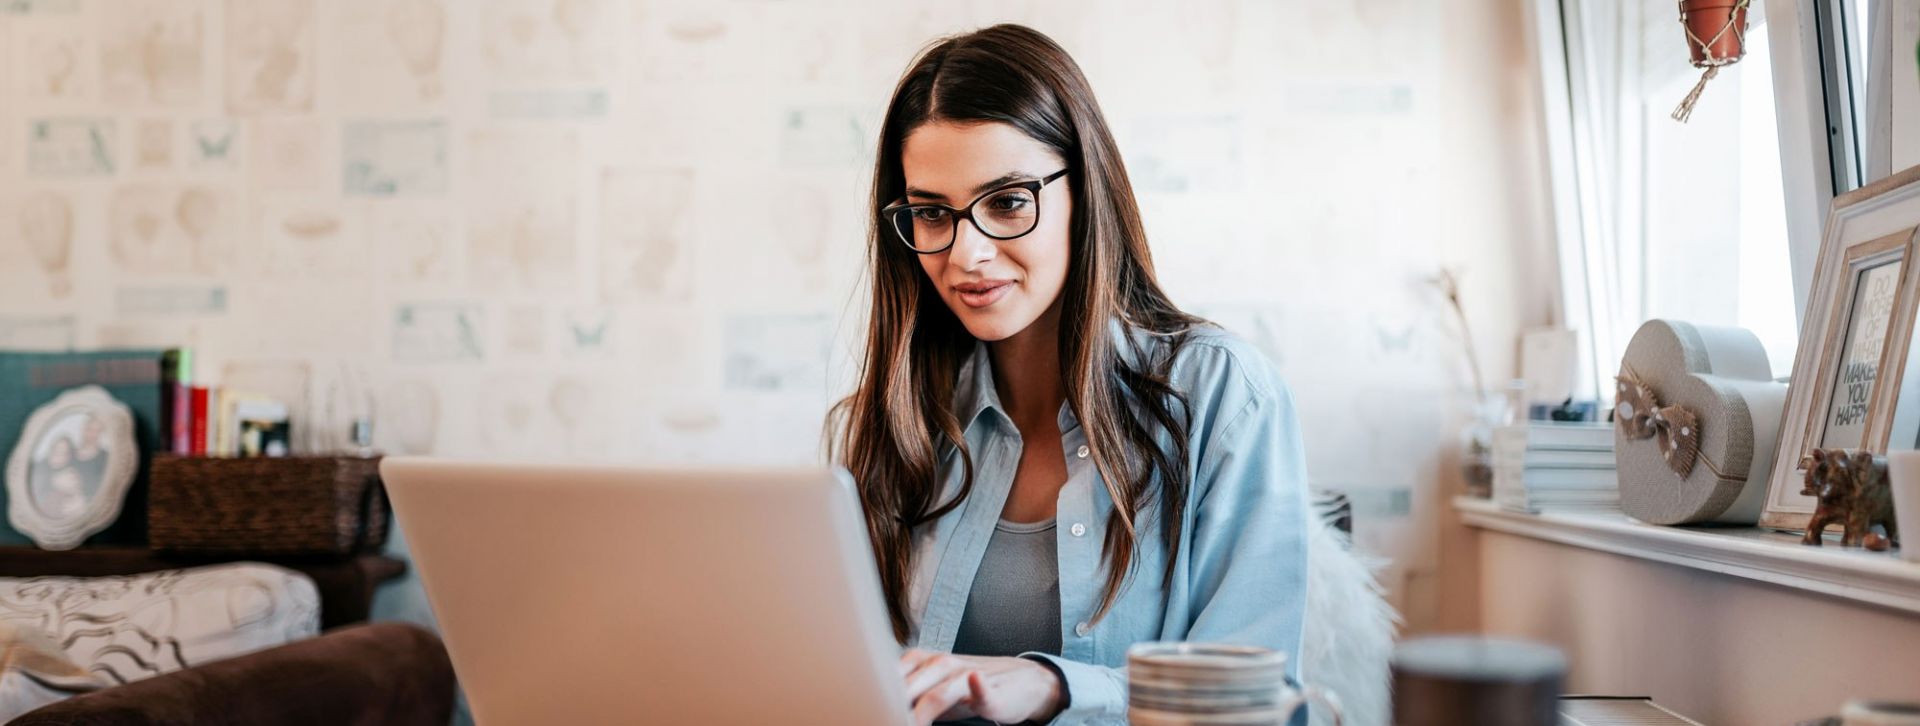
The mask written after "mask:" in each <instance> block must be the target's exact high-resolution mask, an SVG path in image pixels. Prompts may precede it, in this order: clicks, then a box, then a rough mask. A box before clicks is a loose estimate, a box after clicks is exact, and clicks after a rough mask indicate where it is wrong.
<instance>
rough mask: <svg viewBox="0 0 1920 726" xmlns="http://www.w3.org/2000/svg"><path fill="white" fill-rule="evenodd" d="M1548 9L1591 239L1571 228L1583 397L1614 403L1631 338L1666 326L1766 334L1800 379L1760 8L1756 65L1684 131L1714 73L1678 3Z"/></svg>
mask: <svg viewBox="0 0 1920 726" xmlns="http://www.w3.org/2000/svg"><path fill="white" fill-rule="evenodd" d="M1541 1H1542V2H1543V3H1546V4H1548V5H1550V6H1551V7H1549V8H1548V10H1549V11H1553V10H1557V11H1558V14H1559V18H1560V22H1561V28H1560V30H1561V33H1562V37H1563V38H1564V39H1565V40H1564V42H1565V50H1564V63H1565V72H1566V86H1565V91H1566V93H1567V99H1568V104H1569V107H1568V121H1569V122H1570V123H1569V127H1570V128H1569V132H1568V134H1567V139H1566V142H1567V143H1566V144H1564V147H1565V148H1564V149H1563V150H1562V151H1564V152H1565V153H1556V154H1555V156H1556V157H1563V158H1556V159H1555V161H1556V164H1555V170H1554V173H1555V180H1556V184H1557V185H1559V184H1564V183H1565V182H1566V180H1569V179H1570V180H1571V181H1572V186H1573V187H1574V188H1575V189H1576V193H1575V194H1574V195H1572V198H1571V199H1569V200H1567V201H1570V202H1572V204H1573V205H1574V210H1573V214H1575V215H1576V216H1577V217H1578V218H1579V219H1580V224H1579V227H1578V230H1577V238H1578V239H1577V240H1572V241H1570V240H1568V239H1566V237H1567V234H1566V231H1567V228H1566V227H1565V226H1564V225H1563V227H1562V230H1563V232H1562V235H1561V236H1562V240H1561V252H1562V254H1561V264H1562V266H1563V268H1566V269H1565V270H1563V275H1562V281H1563V282H1564V283H1567V287H1568V289H1569V291H1570V295H1568V296H1567V298H1566V303H1567V304H1566V306H1565V307H1566V309H1567V310H1568V313H1569V314H1568V320H1569V325H1570V326H1571V327H1574V328H1575V329H1580V330H1582V331H1583V332H1586V333H1587V335H1586V336H1585V337H1586V338H1587V340H1586V342H1587V344H1588V347H1589V350H1590V358H1589V359H1588V363H1589V367H1590V369H1591V370H1589V371H1587V375H1586V376H1583V378H1585V379H1587V380H1586V381H1585V382H1584V385H1583V386H1582V389H1583V392H1585V393H1588V394H1590V395H1600V396H1604V395H1606V394H1607V393H1610V392H1611V390H1612V386H1611V385H1609V384H1608V383H1607V381H1608V379H1609V378H1610V377H1611V376H1612V375H1613V373H1614V371H1615V370H1616V369H1617V367H1618V361H1619V360H1620V355H1621V354H1622V352H1623V351H1624V349H1625V347H1626V342H1627V340H1628V338H1630V337H1631V336H1632V334H1633V332H1634V330H1635V329H1637V328H1638V327H1639V325H1640V323H1641V322H1643V321H1645V320H1648V319H1652V318H1673V319H1678V320H1685V321H1688V322H1692V323H1695V324H1702V325H1728V326H1739V327H1743V328H1746V329H1748V330H1751V331H1753V332H1754V334H1755V335H1756V336H1758V337H1759V338H1760V341H1761V343H1762V345H1764V346H1765V347H1766V349H1767V355H1768V358H1769V360H1770V362H1771V363H1772V366H1773V370H1774V373H1775V375H1776V376H1779V377H1785V376H1787V375H1789V374H1790V373H1791V371H1792V367H1793V354H1794V349H1795V347H1796V344H1797V342H1798V340H1797V338H1798V332H1797V331H1798V327H1797V325H1796V316H1795V313H1794V292H1793V270H1792V267H1791V264H1790V256H1789V253H1788V243H1787V219H1786V206H1785V201H1784V191H1783V189H1782V184H1781V178H1782V175H1781V168H1780V153H1779V152H1780V140H1779V139H1780V137H1779V131H1778V129H1777V127H1776V124H1775V115H1774V101H1775V99H1774V95H1773V81H1774V79H1773V74H1772V67H1771V65H1770V59H1769V48H1768V46H1767V33H1766V30H1765V23H1766V19H1765V17H1764V15H1763V13H1762V12H1761V11H1760V8H1759V4H1758V3H1756V4H1755V6H1754V10H1753V11H1752V12H1751V13H1750V17H1749V29H1748V31H1747V34H1746V39H1747V40H1746V43H1747V54H1746V57H1745V58H1744V59H1743V60H1742V61H1741V62H1739V63H1738V64H1735V65H1733V66H1730V67H1727V68H1723V69H1721V71H1720V72H1719V74H1718V77H1717V78H1715V79H1714V80H1712V81H1711V82H1709V83H1708V84H1707V87H1706V89H1705V92H1704V94H1703V95H1702V97H1701V99H1700V101H1699V103H1698V105H1696V106H1695V109H1694V112H1693V114H1692V117H1691V119H1690V120H1689V121H1688V122H1687V123H1684V124H1683V123H1679V122H1677V121H1674V120H1673V119H1672V118H1671V117H1670V114H1671V113H1672V111H1673V109H1674V107H1675V105H1677V104H1678V102H1679V101H1680V99H1681V98H1682V97H1684V96H1686V95H1687V92H1688V91H1689V90H1691V89H1692V87H1693V85H1694V84H1695V83H1696V82H1697V81H1698V80H1699V78H1700V74H1701V71H1700V70H1699V69H1696V68H1693V67H1692V66H1691V65H1690V64H1689V63H1688V59H1687V48H1686V45H1685V40H1684V36H1683V34H1682V31H1681V27H1680V23H1679V18H1678V16H1677V14H1676V13H1675V11H1674V8H1673V6H1672V5H1670V4H1651V3H1621V2H1615V1H1614V0H1559V1H1558V2H1556V1H1555V0H1541ZM1546 67H1547V68H1548V69H1549V71H1548V72H1552V70H1551V69H1552V65H1551V64H1549V65H1547V66H1546ZM1549 97H1550V98H1551V94H1549ZM1549 123H1550V125H1551V120H1550V121H1549ZM1550 135H1551V134H1550ZM1569 172H1570V173H1569ZM1556 196H1557V200H1556V211H1557V212H1558V213H1560V214H1562V215H1564V214H1567V213H1568V211H1569V210H1568V209H1567V208H1566V204H1564V203H1562V202H1561V201H1560V200H1561V199H1564V197H1559V195H1558V191H1556ZM1575 297H1578V298H1579V299H1574V298H1575ZM1582 313H1584V315H1582ZM1583 318H1584V319H1583Z"/></svg>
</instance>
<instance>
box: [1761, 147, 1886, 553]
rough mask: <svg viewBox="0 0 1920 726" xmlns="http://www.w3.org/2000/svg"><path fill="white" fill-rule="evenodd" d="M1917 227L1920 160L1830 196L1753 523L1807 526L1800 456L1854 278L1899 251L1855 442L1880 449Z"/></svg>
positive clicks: (1827, 391)
mask: <svg viewBox="0 0 1920 726" xmlns="http://www.w3.org/2000/svg"><path fill="white" fill-rule="evenodd" d="M1916 227H1920V167H1914V168H1912V169H1908V170H1906V171H1903V172H1901V173H1899V174H1896V175H1894V176H1890V177H1887V178H1886V179H1882V180H1880V181H1878V182H1875V183H1873V184H1869V185H1867V186H1865V187H1862V188H1860V189H1856V190H1854V191H1851V192H1848V193H1846V194H1843V195H1840V196H1839V197H1835V198H1834V200H1833V209H1832V211H1831V212H1830V213H1829V214H1828V215H1827V223H1826V235H1825V236H1824V237H1823V238H1822V240H1821V243H1820V258H1819V263H1818V265H1817V266H1816V267H1815V268H1814V275H1813V288H1812V290H1811V291H1810V294H1809V295H1808V298H1807V312H1806V315H1805V316H1804V317H1803V318H1802V319H1803V320H1804V321H1805V323H1804V324H1803V325H1801V326H1800V348H1799V354H1798V355H1797V356H1795V357H1794V362H1793V383H1792V386H1791V387H1790V388H1789V392H1788V395H1787V411H1786V415H1785V416H1784V417H1783V418H1782V419H1781V426H1780V439H1779V442H1778V444H1777V445H1776V447H1775V449H1774V457H1773V472H1772V474H1771V475H1770V476H1769V477H1768V479H1767V498H1766V502H1765V504H1764V505H1763V508H1762V511H1761V515H1760V526H1762V527H1772V528H1777V529H1792V530H1799V529H1805V528H1806V526H1807V521H1808V519H1809V518H1811V516H1812V514H1813V509H1814V500H1813V498H1812V497H1809V496H1805V495H1802V494H1801V493H1800V490H1801V488H1802V487H1803V486H1804V482H1805V471H1804V470H1803V469H1801V468H1800V459H1801V457H1803V456H1805V455H1806V454H1807V452H1808V450H1809V448H1810V447H1811V445H1812V442H1818V441H1820V440H1821V439H1822V438H1823V437H1824V435H1825V433H1826V422H1827V413H1828V404H1829V403H1831V400H1832V390H1833V382H1834V376H1835V374H1836V373H1837V366H1839V364H1840V356H1841V353H1842V351H1840V350H1839V347H1840V345H1841V344H1842V341H1843V340H1844V339H1845V337H1846V330H1847V328H1848V326H1849V325H1850V324H1851V322H1852V315H1853V310H1852V309H1851V308H1852V304H1853V298H1854V283H1855V281H1856V280H1857V279H1858V272H1859V271H1860V270H1862V269H1864V268H1866V267H1870V266H1873V265H1876V264H1880V263H1884V262H1886V261H1887V260H1888V259H1889V258H1890V257H1891V256H1894V255H1898V256H1899V257H1900V259H1901V260H1902V265H1901V269H1900V284H1899V288H1898V290H1899V292H1898V294H1897V295H1896V297H1895V298H1894V303H1893V314H1892V317H1891V318H1890V319H1889V320H1888V323H1887V337H1886V339H1885V341H1884V342H1883V344H1882V349H1881V352H1880V369H1879V370H1880V373H1879V375H1878V376H1877V377H1876V379H1875V381H1874V386H1873V393H1872V396H1871V397H1870V398H1869V404H1868V409H1867V421H1866V430H1865V432H1864V433H1863V434H1862V440H1861V446H1860V448H1865V449H1869V450H1872V451H1874V452H1876V453H1885V452H1886V450H1887V441H1888V436H1889V434H1890V432H1891V429H1892V428H1893V418H1894V409H1895V402H1896V401H1897V400H1898V398H1899V391H1900V388H1901V384H1902V382H1903V381H1902V379H1903V378H1904V377H1905V371H1906V368H1907V366H1908V365H1909V364H1910V361H1909V360H1908V356H1907V349H1908V346H1909V343H1910V342H1911V338H1912V335H1913V324H1914V314H1915V302H1916V300H1920V294H1916V287H1917V286H1920V271H1916V270H1915V269H1914V267H1915V263H1916V262H1920V260H1916V256H1915V254H1914V253H1915V239H1916V238H1915V228H1916ZM1848 448H1853V447H1848Z"/></svg>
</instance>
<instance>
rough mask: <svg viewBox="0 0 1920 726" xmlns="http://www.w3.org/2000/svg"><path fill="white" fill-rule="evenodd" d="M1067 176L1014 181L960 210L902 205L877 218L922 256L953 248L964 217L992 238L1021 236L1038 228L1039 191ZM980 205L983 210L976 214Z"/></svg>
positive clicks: (889, 208)
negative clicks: (984, 206) (882, 220)
mask: <svg viewBox="0 0 1920 726" xmlns="http://www.w3.org/2000/svg"><path fill="white" fill-rule="evenodd" d="M1066 175H1067V170H1066V169H1061V170H1059V171H1056V172H1054V173H1052V174H1049V175H1047V176H1046V178H1043V179H1031V180H1028V181H1023V182H1014V183H1012V184H1008V185H1006V186H1003V187H1000V188H998V189H995V190H993V191H990V192H987V193H985V194H982V195H980V196H979V197H977V198H975V199H974V200H973V201H971V202H968V203H967V206H966V207H965V208H962V209H954V208H953V207H949V206H947V205H945V204H906V203H901V204H895V205H892V206H889V207H887V208H886V209H882V210H880V217H881V218H882V219H884V220H886V222H887V224H889V225H891V226H892V227H893V232H894V234H896V235H898V236H899V237H900V241H902V242H905V243H907V247H908V248H909V249H912V250H913V251H914V252H918V253H920V254H923V255H931V254H934V253H937V252H944V251H946V249H947V248H948V247H952V246H953V239H954V237H955V236H956V235H957V233H958V232H959V231H960V220H961V219H963V218H964V219H966V220H967V221H969V222H972V223H973V228H974V229H977V230H980V233H981V234H984V235H986V236H988V237H991V238H993V239H997V240H1009V239H1014V238H1017V237H1024V236H1026V234H1027V233H1028V232H1032V231H1033V228H1035V227H1038V226H1040V189H1041V188H1042V187H1045V186H1046V185H1048V184H1052V183H1053V180H1055V179H1059V178H1060V177H1063V176H1066ZM983 202H984V203H985V204H986V205H987V206H986V209H985V210H984V211H983V212H976V211H975V209H976V208H978V207H979V206H980V204H981V203H983Z"/></svg>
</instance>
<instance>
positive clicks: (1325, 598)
mask: <svg viewBox="0 0 1920 726" xmlns="http://www.w3.org/2000/svg"><path fill="white" fill-rule="evenodd" d="M1347 544H1348V543H1347V539H1346V535H1344V534H1342V533H1341V532H1339V531H1338V530H1335V529H1334V528H1332V527H1330V526H1327V525H1326V524H1325V523H1324V522H1322V521H1321V519H1320V518H1318V517H1315V518H1313V531H1312V533H1311V534H1310V535H1309V536H1308V539H1307V616H1306V617H1307V626H1306V633H1305V636H1304V640H1303V642H1302V643H1301V644H1300V676H1301V679H1302V680H1303V681H1305V682H1306V683H1307V684H1308V685H1309V686H1312V687H1317V688H1320V689H1323V690H1326V691H1330V692H1332V693H1333V694H1334V696H1335V698H1337V699H1338V700H1339V703H1340V707H1341V711H1342V712H1343V713H1344V715H1345V717H1346V719H1345V721H1344V723H1345V725H1346V726H1376V725H1383V724H1386V723H1387V722H1388V721H1389V720H1390V719H1391V718H1392V715H1393V713H1392V693H1391V692H1390V690H1389V689H1390V687H1391V682H1390V680H1389V674H1388V667H1387V660H1388V658H1390V657H1391V656H1392V655H1393V642H1394V637H1395V632H1396V630H1397V629H1398V627H1399V624H1400V615H1399V614H1398V613H1396V612H1394V611H1393V606H1391V605H1388V604H1387V600H1386V597H1385V596H1384V591H1383V590H1382V588H1381V586H1380V583H1379V581H1378V580H1377V579H1375V574H1376V573H1378V572H1379V571H1380V570H1381V568H1383V567H1384V566H1385V564H1386V562H1385V561H1384V560H1381V559H1379V558H1374V557H1367V556H1365V555H1362V554H1359V553H1357V552H1354V551H1353V550H1352V549H1350V548H1349V547H1348V546H1347ZM1312 713H1313V719H1312V720H1313V723H1314V724H1316V726H1318V725H1321V724H1331V723H1333V720H1332V718H1331V716H1330V715H1329V714H1328V713H1327V712H1326V709H1320V708H1316V709H1314V710H1313V712H1312Z"/></svg>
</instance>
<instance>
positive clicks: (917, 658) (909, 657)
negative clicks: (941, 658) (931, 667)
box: [900, 648, 941, 678]
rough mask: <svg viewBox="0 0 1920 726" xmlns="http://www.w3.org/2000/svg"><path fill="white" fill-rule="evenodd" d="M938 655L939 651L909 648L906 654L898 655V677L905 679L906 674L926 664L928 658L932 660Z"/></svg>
mask: <svg viewBox="0 0 1920 726" xmlns="http://www.w3.org/2000/svg"><path fill="white" fill-rule="evenodd" d="M940 654H941V653H940V652H939V651H934V650H921V649H919V648H909V649H908V650H907V652H905V653H901V654H900V677H901V678H905V677H907V674H908V673H912V672H913V669H915V668H918V667H920V664H921V663H924V662H926V660H927V659H928V658H933V657H935V656H938V655H940Z"/></svg>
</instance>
